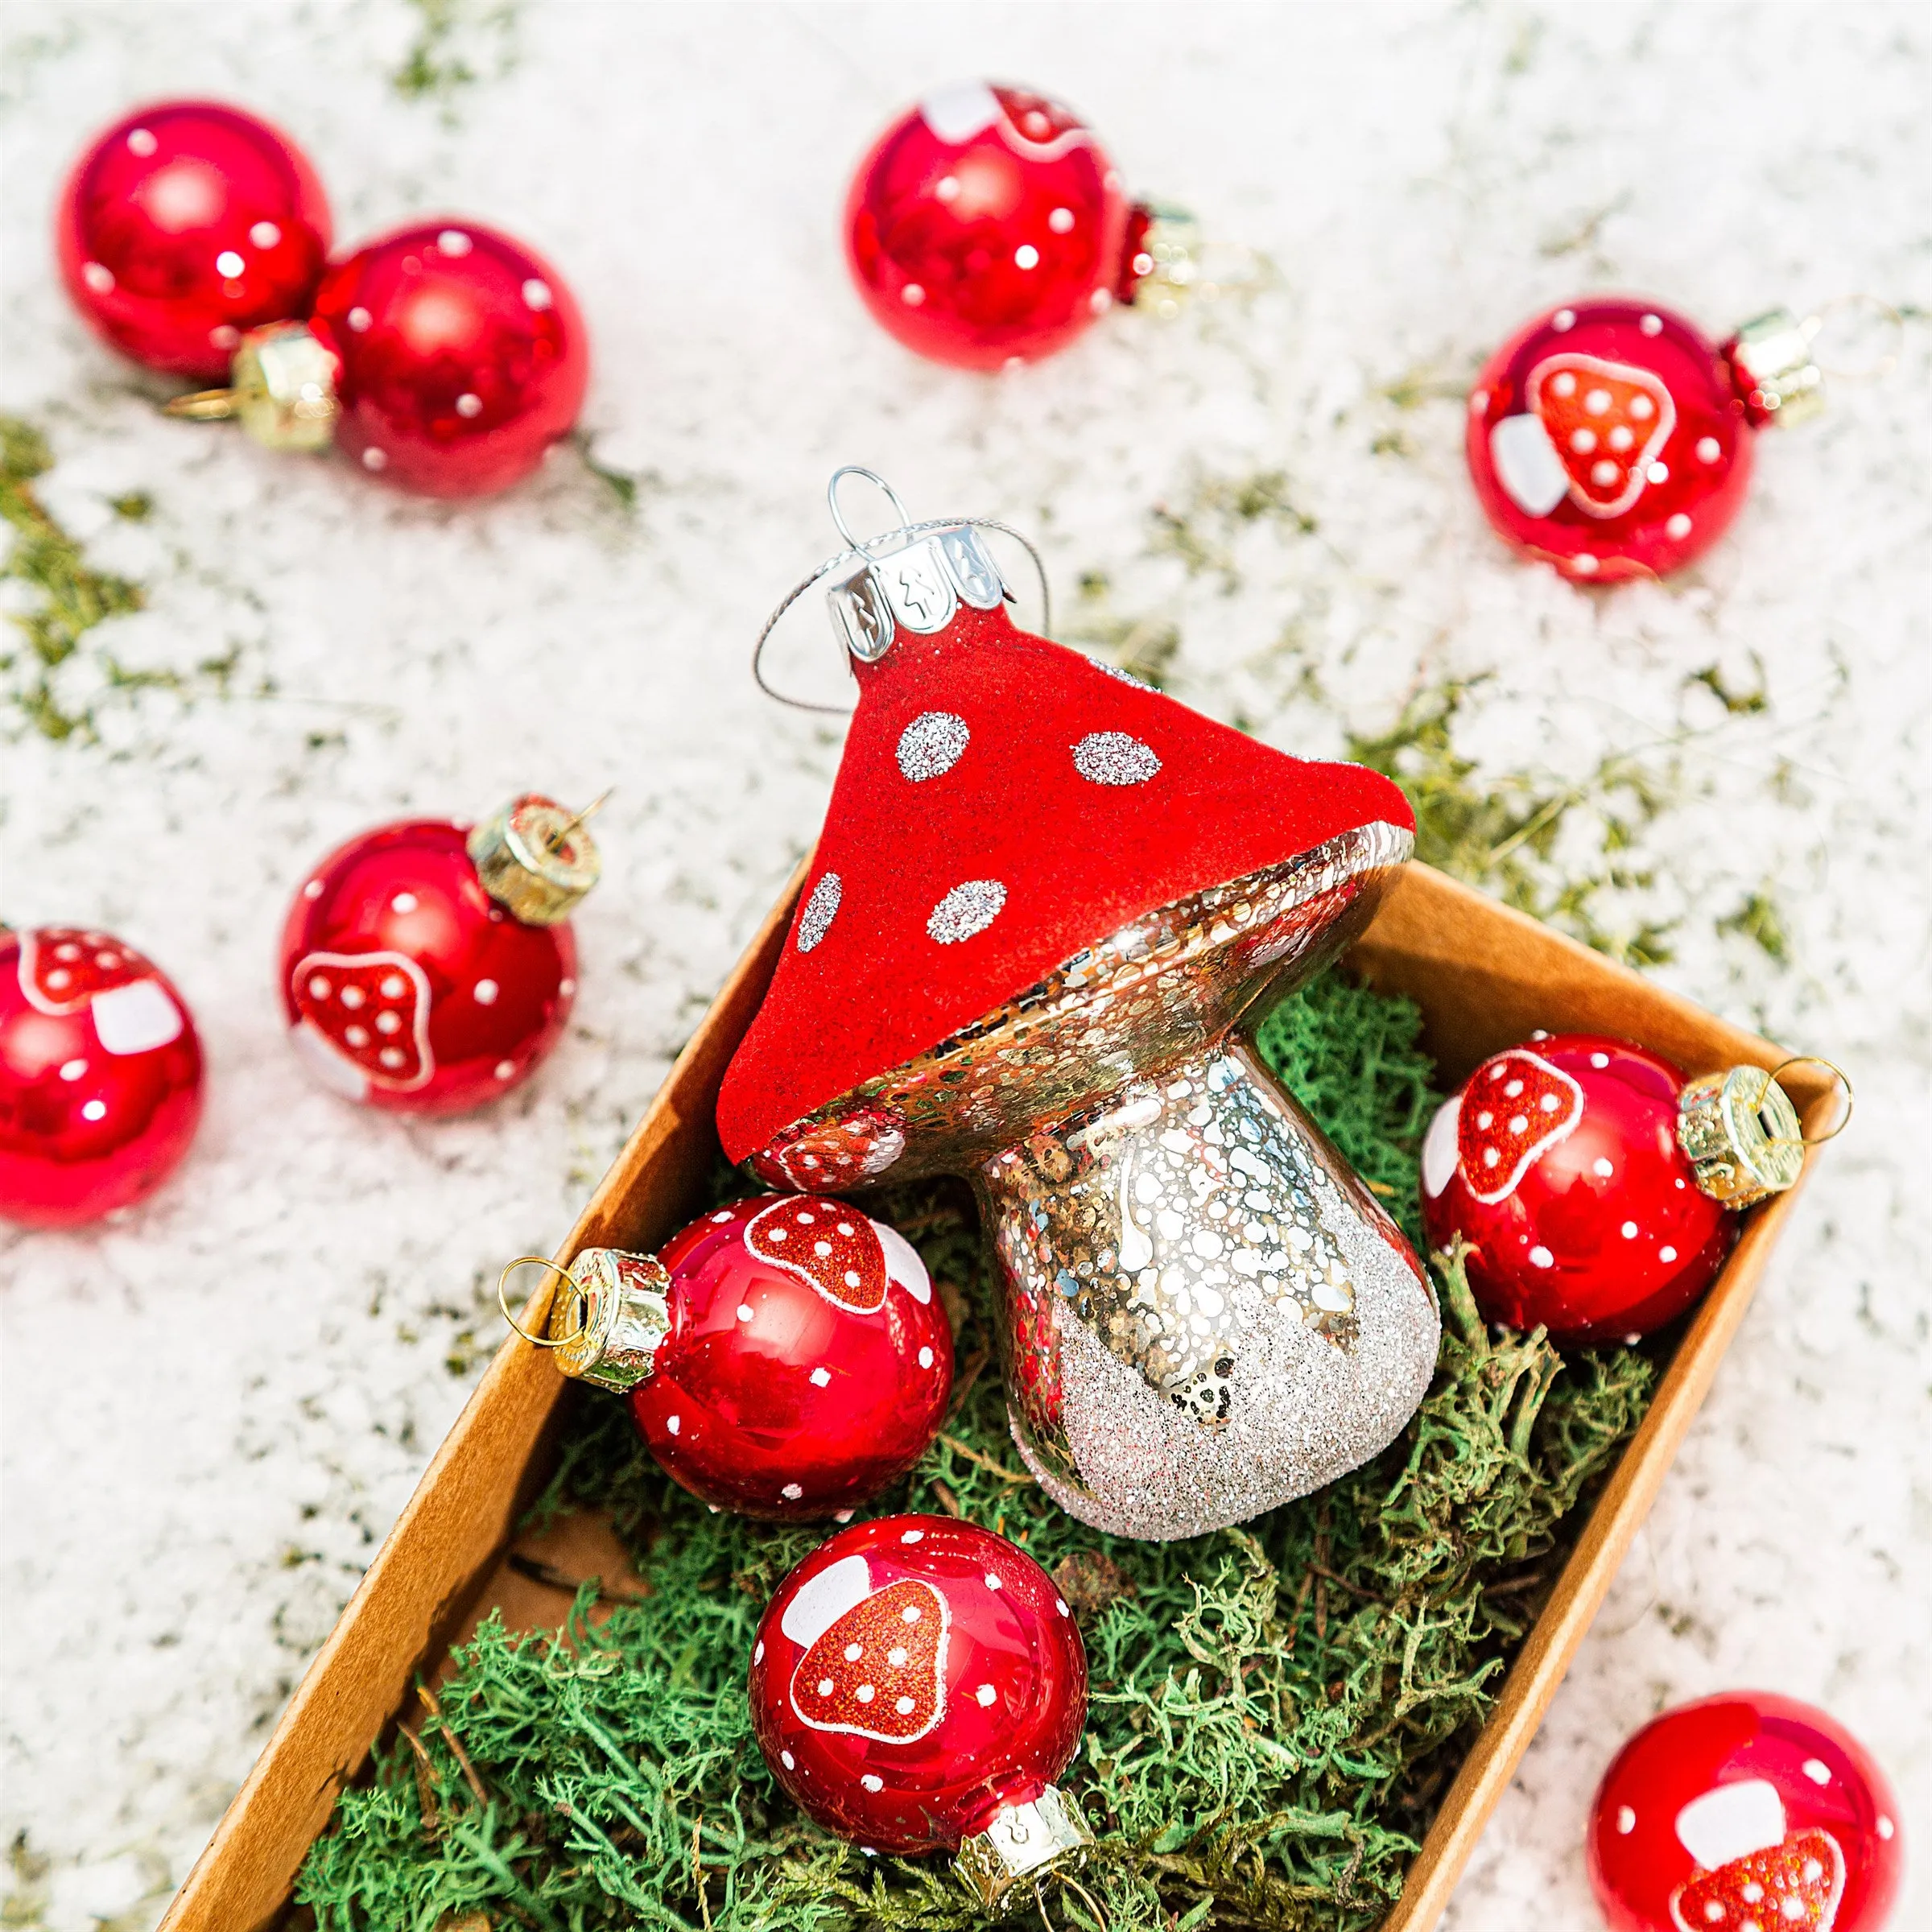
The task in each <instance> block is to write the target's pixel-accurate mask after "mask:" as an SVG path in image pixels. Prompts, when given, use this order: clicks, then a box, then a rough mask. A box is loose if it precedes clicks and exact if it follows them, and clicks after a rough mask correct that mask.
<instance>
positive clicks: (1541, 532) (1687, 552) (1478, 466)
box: [1468, 296, 1755, 584]
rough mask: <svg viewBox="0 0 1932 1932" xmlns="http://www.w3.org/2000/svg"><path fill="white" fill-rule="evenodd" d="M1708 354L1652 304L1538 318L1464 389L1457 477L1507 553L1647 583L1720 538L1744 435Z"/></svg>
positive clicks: (1617, 302) (1743, 468)
mask: <svg viewBox="0 0 1932 1932" xmlns="http://www.w3.org/2000/svg"><path fill="white" fill-rule="evenodd" d="M1754 433H1755V432H1754V431H1753V430H1752V425H1751V422H1750V419H1749V417H1748V412H1747V410H1746V407H1745V404H1744V398H1743V395H1742V394H1741V393H1740V386H1739V383H1738V382H1737V380H1736V377H1735V376H1734V374H1733V372H1732V366H1731V364H1730V363H1729V361H1728V360H1727V359H1726V357H1724V353H1723V352H1722V351H1721V350H1719V349H1718V348H1717V347H1716V346H1715V345H1714V344H1712V343H1711V341H1709V340H1707V338H1706V337H1705V336H1703V334H1702V333H1701V332H1699V330H1698V329H1697V328H1695V326H1694V325H1693V324H1691V323H1689V322H1686V320H1684V319H1683V317H1682V316H1677V315H1673V314H1672V313H1671V312H1670V310H1669V309H1667V308H1660V307H1659V306H1658V305H1657V303H1653V302H1643V301H1639V300H1634V299H1628V298H1624V297H1620V296H1600V297H1596V298H1593V299H1589V300H1587V301H1581V302H1577V303H1569V304H1566V305H1565V306H1564V307H1563V308H1556V309H1553V310H1551V311H1550V312H1549V313H1548V314H1546V315H1544V316H1539V317H1538V319H1537V320H1535V321H1534V322H1532V323H1531V324H1530V325H1529V327H1528V328H1525V329H1524V330H1523V331H1522V332H1521V333H1520V334H1519V335H1517V336H1516V337H1515V338H1514V340H1513V341H1509V342H1508V343H1505V345H1504V346H1503V347H1502V348H1501V349H1498V350H1497V351H1496V353H1495V355H1494V356H1492V357H1491V358H1490V361H1489V364H1488V367H1487V368H1486V369H1484V371H1483V373H1482V374H1481V375H1480V377H1478V378H1476V386H1475V388H1474V389H1473V390H1471V391H1470V394H1469V426H1468V458H1469V474H1470V476H1471V477H1472V480H1473V481H1474V482H1475V484H1476V495H1477V496H1478V497H1480V499H1481V502H1482V506H1483V508H1484V510H1486V511H1487V512H1488V515H1489V520H1490V522H1492V523H1493V524H1494V525H1495V526H1496V529H1497V530H1499V531H1501V534H1502V535H1503V536H1504V537H1505V539H1507V540H1508V541H1509V543H1513V544H1514V545H1515V546H1516V547H1517V548H1518V549H1519V550H1521V551H1525V552H1527V553H1528V554H1529V555H1531V556H1534V557H1540V558H1542V559H1543V560H1544V561H1545V562H1546V563H1550V564H1554V565H1555V566H1556V567H1557V568H1558V569H1559V570H1560V571H1562V572H1563V574H1564V575H1565V576H1568V577H1571V578H1573V579H1574V580H1576V581H1577V582H1579V583H1586V584H1613V583H1616V581H1618V580H1620V579H1621V578H1624V577H1635V576H1663V575H1664V574H1665V573H1666V572H1669V571H1673V570H1675V569H1677V568H1679V567H1680V566H1681V565H1682V564H1687V563H1689V562H1690V560H1691V559H1692V558H1693V557H1695V556H1696V555H1699V552H1701V551H1703V550H1705V549H1707V548H1708V547H1709V546H1710V545H1711V544H1712V543H1715V542H1716V541H1717V539H1718V538H1719V537H1720V536H1722V535H1724V531H1725V530H1726V529H1727V528H1728V526H1729V525H1730V522H1731V519H1732V518H1733V517H1734V516H1736V514H1737V510H1738V506H1739V505H1740V503H1741V502H1743V501H1744V488H1745V485H1746V484H1747V482H1748V481H1749V478H1750V474H1751V446H1752V436H1753V435H1754Z"/></svg>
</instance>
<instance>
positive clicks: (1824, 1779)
mask: <svg viewBox="0 0 1932 1932" xmlns="http://www.w3.org/2000/svg"><path fill="white" fill-rule="evenodd" d="M1897 1820H1898V1807H1897V1802H1896V1801H1895V1800H1894V1798H1893V1795H1892V1792H1891V1789H1890V1787H1889V1785H1887V1784H1886V1782H1885V1774H1884V1773H1883V1772H1881V1771H1880V1769H1879V1768H1878V1767H1877V1765H1875V1764H1874V1763H1873V1762H1872V1759H1871V1758H1870V1757H1869V1756H1868V1754H1867V1753H1866V1752H1865V1750H1864V1747H1863V1746H1862V1745H1861V1744H1860V1743H1859V1742H1858V1740H1857V1739H1856V1738H1855V1737H1853V1736H1852V1735H1851V1733H1850V1732H1847V1730H1845V1729H1844V1728H1843V1726H1842V1725H1840V1724H1837V1723H1836V1722H1835V1720H1834V1719H1831V1718H1830V1717H1828V1716H1827V1715H1826V1714H1825V1713H1824V1712H1823V1711H1819V1710H1816V1709H1814V1707H1812V1706H1810V1704H1803V1703H1799V1702H1798V1700H1797V1699H1795V1698H1789V1697H1778V1696H1775V1695H1772V1694H1771V1693H1769V1692H1768V1691H1728V1692H1726V1693H1725V1694H1724V1695H1722V1696H1719V1697H1707V1698H1704V1699H1700V1700H1699V1702H1698V1703H1692V1704H1683V1705H1680V1706H1679V1707H1678V1708H1677V1709H1676V1710H1674V1711H1666V1712H1665V1713H1664V1715H1662V1717H1659V1718H1656V1719H1653V1720H1652V1721H1651V1722H1650V1723H1649V1724H1646V1725H1645V1727H1644V1728H1643V1729H1642V1730H1641V1731H1640V1732H1637V1735H1636V1736H1634V1737H1633V1738H1632V1739H1631V1740H1630V1741H1629V1743H1628V1744H1625V1745H1624V1748H1623V1749H1622V1750H1621V1751H1620V1752H1618V1753H1617V1755H1616V1760H1615V1761H1614V1762H1613V1763H1612V1765H1611V1766H1610V1769H1608V1771H1607V1772H1606V1773H1604V1781H1603V1783H1602V1785H1600V1787H1599V1788H1598V1790H1597V1794H1596V1803H1595V1805H1594V1806H1592V1808H1591V1816H1590V1835H1589V1840H1588V1849H1589V1864H1590V1882H1591V1885H1592V1886H1594V1887H1595V1889H1596V1899H1597V1903H1598V1905H1600V1907H1601V1908H1602V1910H1603V1914H1604V1919H1605V1920H1606V1922H1608V1925H1609V1926H1610V1927H1611V1929H1612V1932H1752V1929H1753V1928H1755V1929H1756V1932H1878V1929H1879V1927H1880V1926H1882V1925H1884V1923H1885V1916H1886V1914H1887V1913H1888V1912H1889V1911H1890V1909H1891V1907H1892V1901H1893V1898H1894V1897H1895V1896H1896V1895H1897V1891H1898V1883H1899V1874H1900V1868H1901V1864H1902V1856H1901V1852H1902V1847H1901V1843H1900V1840H1899V1832H1898V1823H1897Z"/></svg>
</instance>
